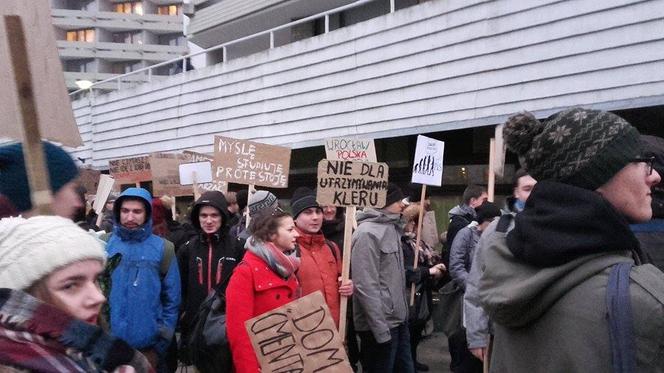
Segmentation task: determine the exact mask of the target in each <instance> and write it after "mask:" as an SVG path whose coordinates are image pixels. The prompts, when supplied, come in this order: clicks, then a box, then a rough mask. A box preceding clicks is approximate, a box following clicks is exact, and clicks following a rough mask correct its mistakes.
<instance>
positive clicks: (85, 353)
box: [0, 289, 153, 372]
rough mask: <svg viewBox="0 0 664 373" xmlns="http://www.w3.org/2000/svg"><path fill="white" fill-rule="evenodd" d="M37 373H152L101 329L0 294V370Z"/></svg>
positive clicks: (16, 295)
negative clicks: (126, 371) (130, 371)
mask: <svg viewBox="0 0 664 373" xmlns="http://www.w3.org/2000/svg"><path fill="white" fill-rule="evenodd" d="M2 365H4V366H11V367H15V368H18V369H24V370H28V371H35V372H102V371H104V372H106V371H108V372H112V371H115V370H116V369H118V370H119V371H122V370H123V366H131V367H133V368H134V369H135V370H136V371H137V372H151V371H153V370H152V368H151V367H150V365H149V363H148V361H147V359H145V357H144V356H143V355H141V354H140V353H138V352H137V351H135V350H134V349H132V348H131V347H130V346H129V345H128V344H127V343H125V342H124V341H122V340H120V339H118V338H114V337H111V336H110V335H108V334H106V333H104V332H103V331H102V330H101V328H99V327H97V326H95V325H90V324H87V323H85V322H83V321H81V320H78V319H75V318H73V317H71V316H69V315H68V314H66V313H64V312H63V311H61V310H59V309H57V308H55V307H53V306H51V305H49V304H46V303H43V302H41V301H40V300H38V299H37V298H34V297H32V296H31V295H29V294H27V293H25V292H23V291H20V290H10V289H0V366H2Z"/></svg>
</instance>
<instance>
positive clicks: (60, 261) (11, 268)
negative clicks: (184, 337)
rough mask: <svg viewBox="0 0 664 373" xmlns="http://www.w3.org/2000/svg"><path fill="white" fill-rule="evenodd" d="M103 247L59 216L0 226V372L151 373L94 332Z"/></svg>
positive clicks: (125, 348)
mask: <svg viewBox="0 0 664 373" xmlns="http://www.w3.org/2000/svg"><path fill="white" fill-rule="evenodd" d="M105 260H106V254H105V253H104V248H103V243H102V242H101V241H99V240H98V239H97V238H95V237H93V236H92V235H91V234H89V233H87V232H85V231H84V230H82V229H80V228H79V227H78V226H77V225H76V224H74V223H73V222H72V221H70V220H68V219H65V218H62V217H58V216H35V217H32V218H29V219H23V218H6V219H2V220H0V371H3V372H15V371H16V372H17V371H21V372H22V371H35V372H101V371H104V372H115V371H125V372H127V371H132V368H133V370H135V371H137V372H150V371H152V369H151V368H150V365H149V363H148V361H147V360H146V359H145V357H144V356H143V355H141V354H140V353H138V352H137V351H135V350H133V349H132V348H131V347H130V346H129V345H128V344H127V343H125V342H123V341H122V340H120V339H119V338H115V337H111V336H110V335H108V334H106V333H104V332H103V331H102V330H101V328H100V327H98V326H96V323H97V319H98V317H99V314H100V311H101V306H102V304H103V303H104V301H105V298H104V296H103V295H102V293H101V292H100V290H99V287H98V285H97V277H98V276H99V274H100V273H101V272H102V270H103V268H104V262H105Z"/></svg>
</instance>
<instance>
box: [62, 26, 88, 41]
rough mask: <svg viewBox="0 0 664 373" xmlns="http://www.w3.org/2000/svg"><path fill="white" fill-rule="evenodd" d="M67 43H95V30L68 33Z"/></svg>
mask: <svg viewBox="0 0 664 373" xmlns="http://www.w3.org/2000/svg"><path fill="white" fill-rule="evenodd" d="M67 41H84V42H86V43H94V41H95V30H94V29H91V28H90V29H83V30H71V31H67Z"/></svg>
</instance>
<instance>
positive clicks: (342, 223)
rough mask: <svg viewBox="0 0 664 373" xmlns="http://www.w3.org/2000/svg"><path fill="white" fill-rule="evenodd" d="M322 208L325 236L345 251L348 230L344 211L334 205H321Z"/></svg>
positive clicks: (322, 228)
mask: <svg viewBox="0 0 664 373" xmlns="http://www.w3.org/2000/svg"><path fill="white" fill-rule="evenodd" d="M321 208H322V209H323V226H322V227H321V231H322V232H323V235H324V236H325V238H327V239H328V240H331V241H332V242H334V243H335V244H337V246H338V247H339V250H341V251H343V247H344V231H345V229H346V218H345V215H344V209H343V208H338V207H337V206H334V205H324V206H323V205H321ZM342 255H343V252H342Z"/></svg>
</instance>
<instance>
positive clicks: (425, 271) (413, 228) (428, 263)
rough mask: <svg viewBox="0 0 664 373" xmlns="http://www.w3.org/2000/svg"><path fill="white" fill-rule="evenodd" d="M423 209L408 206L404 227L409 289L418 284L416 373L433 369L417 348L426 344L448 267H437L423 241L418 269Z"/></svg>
mask: <svg viewBox="0 0 664 373" xmlns="http://www.w3.org/2000/svg"><path fill="white" fill-rule="evenodd" d="M421 208H422V205H420V204H412V205H410V206H408V207H407V208H406V209H405V210H404V213H403V216H404V218H405V221H406V225H405V227H404V232H405V233H404V236H403V237H402V241H403V245H402V247H403V258H404V266H405V268H406V289H410V288H411V285H412V284H413V283H414V284H415V300H414V304H413V306H411V307H410V310H409V315H408V316H409V317H408V328H409V330H408V331H409V333H410V351H411V355H412V357H413V363H414V364H415V370H417V371H419V372H427V371H428V370H429V366H427V365H426V364H423V363H420V362H419V361H417V345H418V344H419V343H420V341H421V340H422V332H423V331H424V328H425V326H426V323H427V321H429V319H430V318H431V312H432V310H433V294H432V290H433V289H434V287H435V286H436V282H437V280H439V279H441V278H442V276H443V274H444V273H445V272H446V268H445V265H444V264H442V263H439V264H436V265H434V262H433V258H434V253H433V250H432V249H431V247H429V246H428V245H427V244H426V243H425V242H424V241H422V240H420V246H419V247H418V248H417V251H418V252H419V254H418V257H417V268H414V266H413V264H414V263H415V250H416V243H417V242H416V241H417V224H418V221H419V215H420V209H421Z"/></svg>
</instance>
